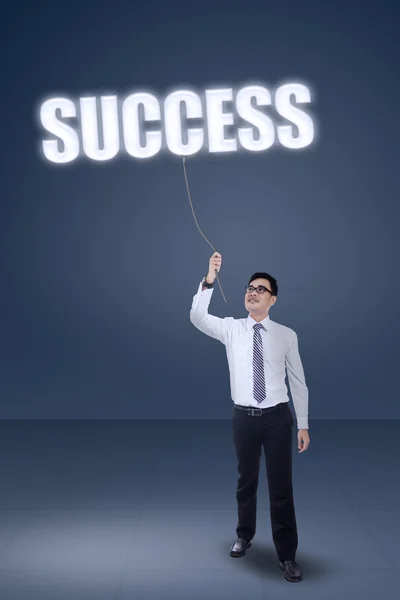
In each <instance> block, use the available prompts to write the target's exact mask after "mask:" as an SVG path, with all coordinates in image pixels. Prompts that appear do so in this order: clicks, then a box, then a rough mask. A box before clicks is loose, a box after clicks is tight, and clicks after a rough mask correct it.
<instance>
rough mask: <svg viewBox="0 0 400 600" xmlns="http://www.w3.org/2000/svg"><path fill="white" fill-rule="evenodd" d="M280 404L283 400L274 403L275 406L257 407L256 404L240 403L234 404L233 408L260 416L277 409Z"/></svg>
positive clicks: (252, 415) (253, 415)
mask: <svg viewBox="0 0 400 600" xmlns="http://www.w3.org/2000/svg"><path fill="white" fill-rule="evenodd" d="M282 404H283V402H279V403H278V404H275V406H267V407H266V408H257V407H256V406H242V405H241V404H235V408H238V409H239V410H246V411H247V414H248V415H250V416H251V417H260V416H261V415H263V414H264V413H267V412H272V411H274V410H278V409H279V407H280V406H281V405H282Z"/></svg>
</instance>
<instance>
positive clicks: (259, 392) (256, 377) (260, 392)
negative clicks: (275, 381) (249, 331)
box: [253, 323, 266, 403]
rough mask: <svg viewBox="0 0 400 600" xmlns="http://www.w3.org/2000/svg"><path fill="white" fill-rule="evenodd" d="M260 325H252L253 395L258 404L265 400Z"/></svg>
mask: <svg viewBox="0 0 400 600" xmlns="http://www.w3.org/2000/svg"><path fill="white" fill-rule="evenodd" d="M262 327H263V325H261V323H256V324H255V325H253V329H254V336H253V395H254V398H255V399H256V400H257V402H258V403H260V402H262V401H263V400H265V397H266V393H265V376H264V358H263V343H262V339H261V332H260V329H261V328H262Z"/></svg>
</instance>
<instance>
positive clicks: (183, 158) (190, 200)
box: [182, 156, 227, 304]
mask: <svg viewBox="0 0 400 600" xmlns="http://www.w3.org/2000/svg"><path fill="white" fill-rule="evenodd" d="M182 160H183V172H184V174H185V182H186V189H187V193H188V197H189V202H190V207H191V209H192V213H193V217H194V220H195V222H196V225H197V228H198V230H199V231H200V233H201V235H202V236H203V238H204V239H205V240H206V242H207V243H208V244H210V246H211V248H212V249H213V250H214V252H217V250H216V249H215V248H214V246H213V245H212V244H211V242H210V241H209V240H208V239H207V238H206V236H205V235H204V233H203V232H202V231H201V229H200V227H199V224H198V223H197V219H196V215H195V214H194V210H193V204H192V198H191V196H190V190H189V183H188V178H187V173H186V156H183V157H182ZM215 277H216V278H217V281H218V285H219V289H220V290H221V294H222V297H223V299H224V300H225V303H226V304H227V300H226V298H225V295H224V292H223V291H222V287H221V284H220V282H219V278H218V271H217V269H215Z"/></svg>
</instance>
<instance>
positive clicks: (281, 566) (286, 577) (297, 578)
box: [279, 561, 303, 582]
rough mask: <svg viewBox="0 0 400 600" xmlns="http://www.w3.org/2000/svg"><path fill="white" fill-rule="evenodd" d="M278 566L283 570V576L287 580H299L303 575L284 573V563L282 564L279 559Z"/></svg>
mask: <svg viewBox="0 0 400 600" xmlns="http://www.w3.org/2000/svg"><path fill="white" fill-rule="evenodd" d="M279 566H280V568H281V569H282V571H285V575H284V577H285V579H287V580H288V581H291V582H296V581H301V580H302V579H303V576H302V575H300V577H290V575H288V574H287V573H286V569H285V565H284V564H282V563H281V562H280V561H279Z"/></svg>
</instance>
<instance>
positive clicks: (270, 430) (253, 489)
mask: <svg viewBox="0 0 400 600" xmlns="http://www.w3.org/2000/svg"><path fill="white" fill-rule="evenodd" d="M221 263H222V256H221V254H219V253H218V252H215V253H214V254H213V255H212V256H211V258H210V261H209V269H208V275H207V276H206V277H204V278H203V279H202V280H201V282H200V285H199V289H198V291H197V293H196V295H195V296H194V297H193V303H192V307H191V310H190V320H191V322H192V323H193V325H194V326H195V327H197V329H199V330H200V331H201V332H203V333H205V334H206V335H208V336H210V337H212V338H214V339H217V340H219V341H220V342H222V343H223V344H224V345H225V347H226V353H227V359H228V364H229V372H230V386H231V395H232V400H233V402H234V409H233V418H232V425H233V439H234V444H235V449H236V456H237V461H238V472H239V479H238V484H237V490H236V499H237V505H238V524H237V528H236V534H237V540H236V541H235V542H234V544H233V545H232V547H231V550H230V555H231V556H234V557H239V556H244V554H245V553H246V550H247V549H248V548H250V546H251V540H252V538H253V537H254V535H255V532H256V509H257V489H258V479H259V472H260V458H261V451H262V448H264V454H265V460H266V468H267V480H268V489H269V500H270V517H271V528H272V537H273V542H274V545H275V548H276V551H277V555H278V559H279V565H280V567H281V569H282V570H283V571H284V575H285V578H286V579H287V580H288V581H301V579H302V578H303V573H302V570H301V569H300V567H299V565H298V564H297V562H296V560H295V555H296V551H297V545H298V537H297V524H296V516H295V509H294V500H293V486H292V429H293V424H294V418H293V415H292V411H291V410H290V408H289V405H288V402H289V396H288V390H287V387H286V384H285V376H286V372H285V369H287V375H288V379H289V385H290V389H291V392H292V398H293V404H294V407H295V412H296V417H297V426H298V435H297V439H298V449H299V452H304V451H305V450H306V449H307V448H308V445H309V443H310V438H309V434H308V388H307V385H306V382H305V378H304V371H303V366H302V362H301V359H300V355H299V349H298V339H297V334H296V333H295V331H293V329H290V328H289V327H285V326H284V325H280V324H278V323H276V322H274V321H271V319H270V316H269V310H270V308H271V307H272V306H273V305H274V304H275V302H276V300H277V296H278V284H277V281H276V279H274V277H272V276H271V275H269V274H268V273H255V274H254V275H253V276H252V277H251V278H250V280H249V283H248V285H247V286H246V288H245V291H246V294H245V299H244V302H245V307H246V310H247V311H248V313H249V315H248V317H247V318H246V319H235V318H233V317H225V318H223V319H222V318H219V317H215V316H213V315H210V314H209V313H208V306H209V304H210V300H211V296H212V292H213V284H214V280H215V278H216V274H217V272H218V271H219V270H220V268H221Z"/></svg>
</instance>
